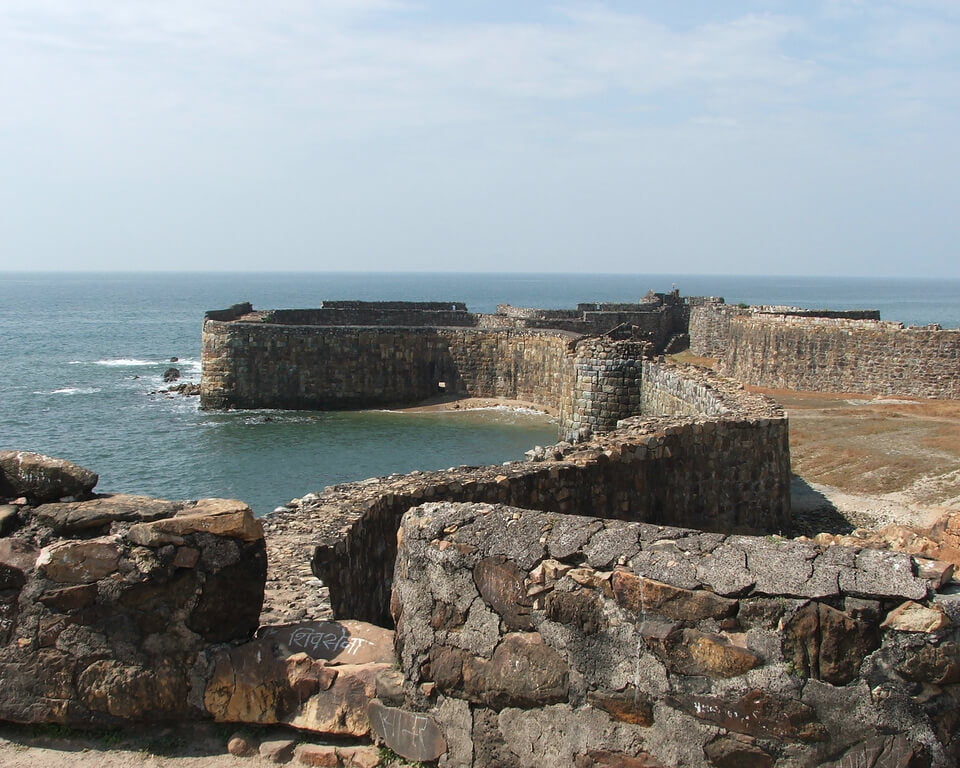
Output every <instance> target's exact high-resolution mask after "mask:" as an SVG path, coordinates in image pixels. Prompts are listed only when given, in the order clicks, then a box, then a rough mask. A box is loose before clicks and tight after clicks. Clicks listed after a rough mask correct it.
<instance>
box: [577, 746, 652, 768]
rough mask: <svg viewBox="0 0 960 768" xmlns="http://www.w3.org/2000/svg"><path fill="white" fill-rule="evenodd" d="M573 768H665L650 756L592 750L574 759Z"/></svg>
mask: <svg viewBox="0 0 960 768" xmlns="http://www.w3.org/2000/svg"><path fill="white" fill-rule="evenodd" d="M574 768H666V766H664V764H663V763H661V762H660V761H659V760H657V759H656V758H655V757H653V756H652V755H648V754H646V753H641V754H639V755H625V754H623V753H622V752H611V751H609V750H606V749H592V750H590V751H589V752H582V753H580V754H579V755H577V756H576V757H575V758H574Z"/></svg>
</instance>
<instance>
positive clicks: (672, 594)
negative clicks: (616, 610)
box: [611, 568, 737, 621]
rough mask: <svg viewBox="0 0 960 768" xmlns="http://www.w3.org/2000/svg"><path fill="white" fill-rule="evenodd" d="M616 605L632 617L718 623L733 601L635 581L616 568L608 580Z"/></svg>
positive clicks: (735, 602)
mask: <svg viewBox="0 0 960 768" xmlns="http://www.w3.org/2000/svg"><path fill="white" fill-rule="evenodd" d="M611 584H612V586H613V594H614V595H615V596H616V599H617V602H618V603H619V604H620V605H622V606H623V607H624V608H627V609H629V610H631V611H634V612H635V613H641V614H643V613H647V612H649V613H656V614H659V615H661V616H666V617H668V618H671V619H676V620H677V621H700V620H701V619H708V618H709V619H722V618H725V617H727V616H730V615H731V614H732V613H733V611H734V609H735V608H736V605H737V601H736V600H731V599H729V598H726V597H721V596H720V595H717V594H714V593H713V592H707V591H706V590H702V589H696V590H690V589H681V588H679V587H674V586H671V585H670V584H664V583H662V582H659V581H654V580H653V579H647V578H643V577H639V576H637V575H635V574H633V573H631V572H630V571H626V570H624V569H622V568H618V569H617V570H615V571H614V572H613V577H612V579H611Z"/></svg>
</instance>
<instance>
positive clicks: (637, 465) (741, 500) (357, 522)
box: [274, 363, 790, 622]
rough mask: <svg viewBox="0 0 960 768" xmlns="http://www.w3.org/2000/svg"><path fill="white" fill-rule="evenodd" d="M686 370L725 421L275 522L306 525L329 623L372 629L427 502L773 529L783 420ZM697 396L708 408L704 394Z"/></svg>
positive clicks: (636, 421) (628, 428)
mask: <svg viewBox="0 0 960 768" xmlns="http://www.w3.org/2000/svg"><path fill="white" fill-rule="evenodd" d="M658 365H659V366H663V367H664V368H665V369H666V371H667V372H664V373H662V374H661V375H662V379H663V381H665V382H668V383H669V391H670V392H671V398H673V399H671V400H670V402H674V400H675V399H676V398H677V397H678V396H680V395H682V394H683V393H682V390H680V389H678V388H677V387H676V386H675V384H674V377H675V376H677V375H679V374H677V373H675V372H674V371H675V370H678V369H677V367H675V366H669V365H668V364H666V363H660V364H658ZM651 366H653V367H652V368H651V370H654V369H655V368H656V366H655V365H654V364H651ZM684 370H688V369H686V368H685V369H684ZM689 370H690V375H691V376H698V377H700V385H699V386H700V387H702V388H709V389H710V391H711V392H712V393H713V395H712V396H713V397H716V398H718V399H722V400H723V401H724V403H725V404H726V405H725V407H726V408H727V410H728V412H726V413H723V414H719V415H714V416H710V417H706V416H702V415H697V416H677V417H673V416H665V417H656V416H653V417H635V418H632V419H628V420H626V421H624V422H621V425H620V427H619V428H618V429H617V430H615V431H613V432H610V433H607V434H605V435H595V436H594V437H593V438H592V439H591V440H590V441H589V442H587V443H582V444H579V445H571V444H569V443H560V444H558V445H557V446H554V447H552V448H550V449H548V450H547V451H544V452H542V453H540V454H537V455H535V456H534V459H535V460H533V461H529V462H514V463H511V464H509V465H504V466H493V467H482V468H475V467H469V468H463V469H458V470H450V471H446V472H426V473H423V472H417V473H413V474H410V475H405V476H400V477H390V478H381V479H378V480H368V481H364V482H362V483H351V484H346V485H340V486H333V487H332V488H328V489H327V490H326V491H324V492H323V493H322V494H319V495H315V494H311V495H309V496H307V497H304V498H303V499H301V500H299V501H298V502H295V503H293V504H292V505H291V507H290V508H289V511H287V512H280V513H274V514H275V516H276V517H275V519H277V520H279V521H280V523H281V524H282V520H283V519H284V515H291V516H292V517H295V518H296V519H297V520H298V521H301V522H302V521H305V520H306V521H309V524H310V526H311V528H312V530H313V531H314V532H315V537H316V539H315V540H316V542H317V546H316V551H315V554H314V558H313V570H314V573H315V574H316V575H317V576H318V577H319V578H320V579H321V580H322V581H323V582H324V584H326V585H327V586H328V587H329V589H330V600H331V603H332V605H333V608H334V613H335V615H337V616H339V617H349V618H358V619H363V620H366V621H374V622H382V621H386V620H387V619H388V616H387V605H388V599H389V592H390V584H391V580H392V573H393V565H394V558H395V555H396V544H395V542H396V536H395V534H396V530H397V527H398V525H399V521H400V518H401V516H402V515H403V513H404V512H406V510H407V509H409V508H410V507H413V506H416V505H417V504H420V503H422V502H424V501H437V500H447V501H464V502H487V503H506V504H512V505H515V506H521V507H525V508H530V509H540V510H546V511H551V512H555V513H564V514H589V515H592V516H595V517H603V518H621V519H629V520H643V521H648V522H655V523H659V524H665V525H688V526H696V527H698V528H703V529H706V530H712V531H763V532H776V531H778V530H781V529H782V528H783V527H784V526H785V525H786V523H787V521H788V520H789V515H790V502H789V483H790V457H789V446H788V440H787V421H786V417H785V416H784V415H783V411H782V410H781V409H780V408H779V407H777V406H775V405H774V404H772V402H771V401H768V400H766V399H764V398H760V397H757V396H753V395H748V394H746V393H745V392H743V390H742V388H741V387H739V386H738V385H736V384H734V383H733V382H726V381H724V380H722V379H720V378H719V377H717V376H714V375H710V374H708V373H706V372H697V371H695V370H693V369H689ZM677 393H679V394H677ZM697 396H698V397H701V398H703V399H704V401H706V400H707V399H709V398H708V396H707V395H705V394H703V391H702V390H698V394H697Z"/></svg>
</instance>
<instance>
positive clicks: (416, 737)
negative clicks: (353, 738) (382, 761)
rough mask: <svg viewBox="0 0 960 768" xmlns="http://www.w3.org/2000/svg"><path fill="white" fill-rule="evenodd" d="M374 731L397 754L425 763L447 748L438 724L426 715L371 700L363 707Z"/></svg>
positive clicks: (438, 755)
mask: <svg viewBox="0 0 960 768" xmlns="http://www.w3.org/2000/svg"><path fill="white" fill-rule="evenodd" d="M367 716H368V717H369V718H370V726H371V727H372V728H373V730H374V732H375V733H376V734H377V735H378V736H379V737H380V738H381V739H383V741H384V743H385V744H386V745H387V746H388V747H390V749H392V750H393V751H394V752H396V753H397V754H398V755H400V756H402V757H405V758H407V759H408V760H418V761H425V762H429V761H430V760H436V759H437V758H438V757H440V755H442V754H443V753H444V752H446V751H447V742H446V740H445V739H444V738H443V734H442V733H441V731H440V727H439V726H438V725H437V723H436V721H435V720H434V719H433V718H432V717H430V715H425V714H421V713H419V712H408V711H407V710H405V709H399V708H398V707H388V706H386V705H385V704H382V703H380V702H379V701H378V700H377V699H374V700H373V701H371V702H370V704H369V705H368V706H367Z"/></svg>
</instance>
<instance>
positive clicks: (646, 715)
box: [587, 686, 653, 727]
mask: <svg viewBox="0 0 960 768" xmlns="http://www.w3.org/2000/svg"><path fill="white" fill-rule="evenodd" d="M587 701H588V702H589V703H590V704H591V705H592V706H594V707H598V708H599V709H602V710H603V711H604V712H606V713H608V714H609V715H610V716H611V717H613V718H614V719H616V720H619V721H621V722H624V723H630V724H631V725H642V726H644V727H649V726H651V725H653V703H652V702H651V700H650V697H649V696H648V695H647V694H646V693H644V692H643V691H640V690H638V689H637V688H636V687H634V686H629V687H628V688H627V689H626V690H624V691H619V692H617V693H616V694H604V693H601V692H599V691H592V692H590V693H589V694H588V695H587Z"/></svg>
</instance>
